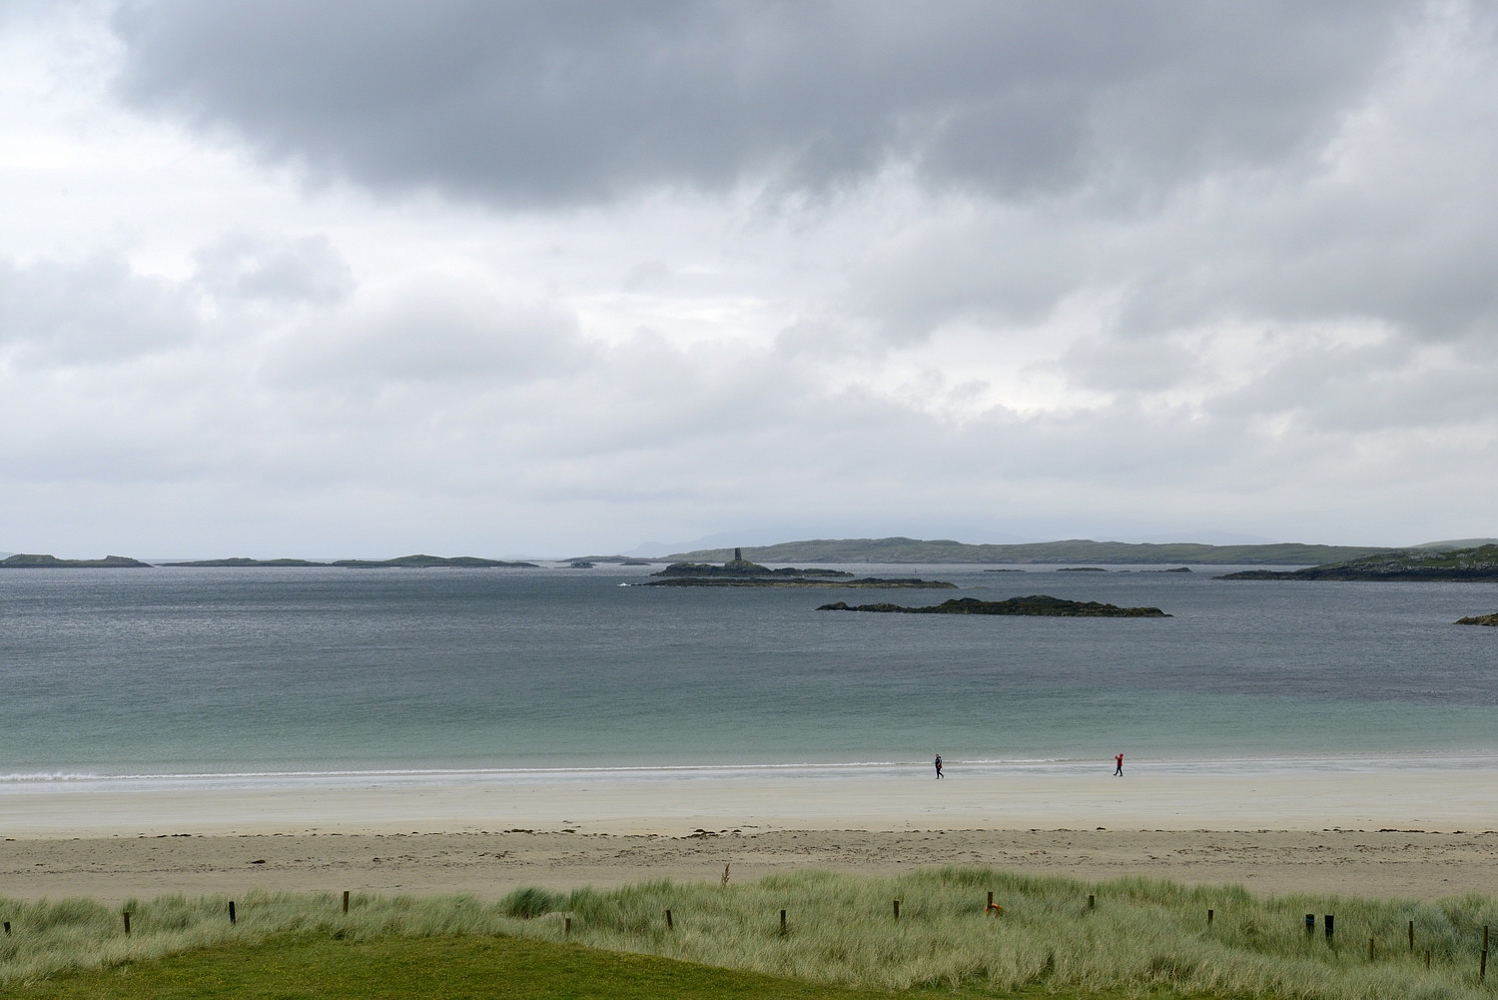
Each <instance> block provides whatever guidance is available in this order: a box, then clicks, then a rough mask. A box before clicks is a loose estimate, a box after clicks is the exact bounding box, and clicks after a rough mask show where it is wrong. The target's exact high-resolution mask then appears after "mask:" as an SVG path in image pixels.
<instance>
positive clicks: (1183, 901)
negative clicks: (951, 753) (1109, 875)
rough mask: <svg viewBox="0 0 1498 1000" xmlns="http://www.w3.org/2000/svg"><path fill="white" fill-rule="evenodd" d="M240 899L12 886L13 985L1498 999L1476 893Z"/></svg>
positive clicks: (788, 881)
mask: <svg viewBox="0 0 1498 1000" xmlns="http://www.w3.org/2000/svg"><path fill="white" fill-rule="evenodd" d="M990 893H992V897H991V898H992V900H993V902H994V904H995V905H996V907H997V909H994V910H990V909H989V907H988V901H989V899H990V896H989V894H990ZM229 898H231V897H224V896H215V897H205V898H199V899H187V898H185V897H183V896H180V895H177V896H165V897H161V898H159V899H155V900H145V901H142V900H130V901H127V902H126V903H125V904H124V907H123V909H124V910H126V911H127V912H129V913H130V914H131V916H132V931H131V934H130V936H126V935H125V934H124V933H123V932H122V926H121V915H120V909H121V908H120V907H117V906H106V905H104V904H102V903H97V902H93V901H91V900H86V899H67V900H57V901H49V900H33V901H25V900H13V899H3V900H0V914H3V916H4V917H5V919H6V921H8V922H10V924H11V926H12V933H11V935H9V936H5V937H0V986H3V989H4V992H5V995H6V996H7V997H20V998H28V1000H74V998H84V997H87V998H90V1000H126V998H131V1000H134V998H144V997H151V998H154V1000H178V998H180V1000H187V998H194V1000H199V998H218V997H223V998H228V997H233V998H235V1000H246V998H248V1000H256V998H265V1000H269V998H272V997H276V998H281V997H292V996H295V997H302V998H327V1000H334V998H338V1000H342V998H354V997H358V998H364V1000H368V998H395V997H401V998H406V997H423V996H453V997H457V996H463V997H470V998H474V1000H483V998H495V1000H498V998H501V997H527V998H553V997H554V998H557V1000H560V998H562V997H568V998H600V1000H601V998H604V997H611V998H626V1000H628V998H641V1000H643V998H646V997H652V998H653V997H661V998H668V1000H669V998H684V1000H685V998H690V1000H706V998H719V997H730V998H732V997H742V998H745V1000H747V998H750V997H767V996H768V997H786V998H795V1000H813V998H826V1000H833V998H843V1000H853V998H855V997H856V998H859V1000H872V995H871V994H870V993H868V992H863V991H886V992H884V993H883V995H885V996H888V995H889V994H890V993H903V994H905V995H907V996H912V997H919V998H922V1000H924V998H925V997H928V996H931V995H934V994H938V993H939V994H941V995H945V996H962V997H1012V996H1015V995H1019V996H1036V997H1039V996H1045V997H1050V998H1055V1000H1078V998H1082V997H1088V998H1099V997H1108V998H1121V997H1125V996H1128V997H1162V998H1163V997H1185V996H1190V997H1198V998H1203V1000H1214V998H1228V997H1233V998H1245V997H1264V998H1288V997H1299V998H1304V1000H1354V998H1356V1000H1405V998H1409V997H1421V998H1426V1000H1478V998H1490V997H1491V992H1490V990H1489V988H1487V987H1485V986H1484V985H1482V984H1481V983H1479V981H1478V969H1479V964H1480V962H1481V956H1480V950H1481V946H1482V939H1483V928H1484V927H1487V926H1490V925H1493V924H1498V902H1495V901H1494V900H1493V899H1492V898H1490V897H1487V896H1479V895H1466V896H1459V897H1452V898H1449V899H1443V900H1437V901H1432V902H1421V901H1415V900H1408V899H1399V900H1374V899H1362V898H1358V897H1355V896H1323V895H1312V894H1295V895H1287V896H1281V897H1256V896H1254V895H1252V894H1251V893H1249V892H1248V891H1247V890H1246V889H1245V888H1243V887H1242V886H1238V885H1199V886H1190V887H1188V886H1183V885H1180V884H1177V883H1172V882H1164V881H1154V880H1150V879H1144V878H1138V877H1128V878H1121V879H1115V880H1111V881H1104V882H1083V881H1079V880H1074V879H1068V878H1059V877H1045V876H1031V875H1020V874H1016V873H1012V872H1004V871H996V870H993V869H991V868H981V867H963V868H959V867H940V868H937V867H932V868H924V869H920V870H917V871H913V872H910V873H908V874H904V875H900V876H894V877H866V876H853V875H834V874H831V873H827V872H816V871H802V872H797V873H794V874H787V875H778V876H771V877H769V878H765V879H762V880H760V881H758V882H749V883H743V884H740V883H734V884H731V885H720V884H718V883H716V882H713V883H706V882H703V883H689V884H679V883H672V882H669V881H665V880H660V881H654V882H649V883H644V884H638V885H631V886H623V887H619V888H611V889H591V888H584V889H575V890H572V891H571V892H560V893H559V892H550V891H547V890H545V889H542V888H527V889H521V890H517V891H516V892H514V893H512V894H511V895H510V896H508V897H506V898H505V899H502V900H499V901H496V902H482V901H480V900H477V899H475V898H473V897H471V896H449V897H427V898H417V897H409V896H408V897H385V896H376V895H368V894H364V893H356V894H355V895H354V896H353V897H352V899H351V906H350V908H349V912H348V913H346V914H345V913H343V912H342V908H341V906H340V902H339V897H338V896H337V895H335V894H334V893H322V894H293V893H270V892H264V891H257V892H253V893H249V894H247V895H245V896H241V897H238V899H237V903H238V922H237V923H236V924H230V922H229V920H228V919H227V904H228V899H229ZM894 901H898V903H899V916H898V918H896V917H895V916H894V909H893V906H892V902H894ZM667 911H670V913H671V918H670V921H671V922H670V923H669V924H668V922H667V919H668V918H667V916H666V914H667ZM782 911H783V912H784V914H785V920H784V923H782V921H781V916H780V915H781V913H782ZM1209 911H1210V912H1211V917H1210V918H1209V916H1208V913H1209ZM1307 913H1312V914H1315V915H1316V922H1317V924H1318V926H1317V927H1316V928H1315V931H1316V933H1314V934H1312V933H1306V925H1305V924H1304V915H1305V914H1307ZM1323 914H1334V915H1335V917H1336V925H1335V926H1336V936H1335V938H1334V939H1333V938H1328V937H1326V936H1324V935H1323V933H1322V926H1320V924H1321V919H1320V918H1321V915H1323ZM1411 928H1413V935H1414V941H1413V944H1411V943H1410V941H1409V938H1408V936H1407V935H1408V934H1409V933H1410V929H1411ZM1370 942H1371V944H1370ZM1427 956H1428V957H1427ZM1427 963H1428V964H1427ZM851 991H859V992H851Z"/></svg>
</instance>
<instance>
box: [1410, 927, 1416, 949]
mask: <svg viewBox="0 0 1498 1000" xmlns="http://www.w3.org/2000/svg"><path fill="white" fill-rule="evenodd" d="M1414 951H1415V922H1414V921H1413V920H1411V921H1410V952H1411V953H1412V954H1413V953H1414Z"/></svg>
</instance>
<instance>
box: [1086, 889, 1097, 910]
mask: <svg viewBox="0 0 1498 1000" xmlns="http://www.w3.org/2000/svg"><path fill="white" fill-rule="evenodd" d="M1087 908H1088V909H1089V910H1095V909H1097V897H1096V896H1094V895H1091V894H1090V893H1089V894H1088V896H1087Z"/></svg>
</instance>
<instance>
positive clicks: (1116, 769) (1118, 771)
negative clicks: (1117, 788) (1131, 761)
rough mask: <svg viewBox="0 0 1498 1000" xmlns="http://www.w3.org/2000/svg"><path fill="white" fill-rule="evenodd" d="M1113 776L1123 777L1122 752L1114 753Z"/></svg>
mask: <svg viewBox="0 0 1498 1000" xmlns="http://www.w3.org/2000/svg"><path fill="white" fill-rule="evenodd" d="M1113 777H1115V778H1122V777H1123V754H1121V753H1120V754H1114V755H1113Z"/></svg>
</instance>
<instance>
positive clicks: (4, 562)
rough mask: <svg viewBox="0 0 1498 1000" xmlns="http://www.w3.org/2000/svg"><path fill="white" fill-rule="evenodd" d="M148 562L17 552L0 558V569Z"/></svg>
mask: <svg viewBox="0 0 1498 1000" xmlns="http://www.w3.org/2000/svg"><path fill="white" fill-rule="evenodd" d="M150 568H151V564H150V563H143V562H141V561H140V560H139V559H131V558H130V557H128V556H105V557H104V558H103V559H59V558H57V557H56V556H49V555H32V554H29V553H25V552H17V553H16V554H15V555H13V556H9V557H7V558H5V559H0V569H150Z"/></svg>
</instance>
